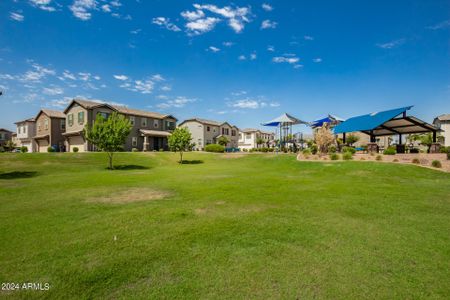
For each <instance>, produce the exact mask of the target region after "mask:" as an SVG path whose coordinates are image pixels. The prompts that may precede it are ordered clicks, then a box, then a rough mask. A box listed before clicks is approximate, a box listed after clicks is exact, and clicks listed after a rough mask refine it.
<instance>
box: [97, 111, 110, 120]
mask: <svg viewBox="0 0 450 300" xmlns="http://www.w3.org/2000/svg"><path fill="white" fill-rule="evenodd" d="M97 115H100V116H102V117H103V119H105V120H106V119H108V118H109V113H106V112H98V113H97Z"/></svg>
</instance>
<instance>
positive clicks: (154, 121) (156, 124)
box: [153, 120, 159, 128]
mask: <svg viewBox="0 0 450 300" xmlns="http://www.w3.org/2000/svg"><path fill="white" fill-rule="evenodd" d="M158 126H159V122H158V120H153V127H155V128H158Z"/></svg>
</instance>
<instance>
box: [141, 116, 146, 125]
mask: <svg viewBox="0 0 450 300" xmlns="http://www.w3.org/2000/svg"><path fill="white" fill-rule="evenodd" d="M141 126H142V127H147V118H141Z"/></svg>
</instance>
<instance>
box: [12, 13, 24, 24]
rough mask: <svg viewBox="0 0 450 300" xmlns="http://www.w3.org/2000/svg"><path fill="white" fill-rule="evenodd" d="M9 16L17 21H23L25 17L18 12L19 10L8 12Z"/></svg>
mask: <svg viewBox="0 0 450 300" xmlns="http://www.w3.org/2000/svg"><path fill="white" fill-rule="evenodd" d="M9 18H10V19H11V20H14V21H17V22H23V21H24V20H25V17H24V16H23V15H22V14H21V13H19V12H10V13H9Z"/></svg>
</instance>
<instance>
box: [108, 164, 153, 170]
mask: <svg viewBox="0 0 450 300" xmlns="http://www.w3.org/2000/svg"><path fill="white" fill-rule="evenodd" d="M147 169H149V167H146V166H139V165H118V166H114V170H122V171H127V170H147ZM108 170H109V169H108Z"/></svg>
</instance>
